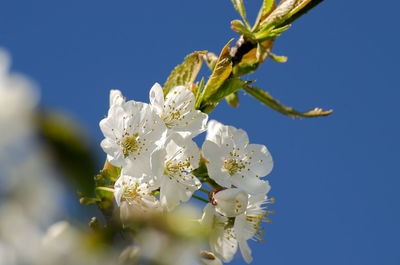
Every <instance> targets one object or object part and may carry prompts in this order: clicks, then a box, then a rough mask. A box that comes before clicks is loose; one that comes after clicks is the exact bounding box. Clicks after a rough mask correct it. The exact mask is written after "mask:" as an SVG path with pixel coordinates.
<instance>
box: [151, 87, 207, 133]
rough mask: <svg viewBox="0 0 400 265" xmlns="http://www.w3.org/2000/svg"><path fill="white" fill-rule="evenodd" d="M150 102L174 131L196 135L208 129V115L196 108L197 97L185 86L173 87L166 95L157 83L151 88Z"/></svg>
mask: <svg viewBox="0 0 400 265" xmlns="http://www.w3.org/2000/svg"><path fill="white" fill-rule="evenodd" d="M150 104H151V105H152V107H153V108H154V109H155V111H156V112H157V114H158V115H159V116H160V117H161V119H162V120H163V121H164V122H165V125H166V126H167V127H168V129H169V130H171V131H172V132H179V133H181V134H183V135H184V136H190V137H192V138H193V137H194V136H196V135H198V134H200V133H202V132H203V131H205V130H206V124H207V120H208V115H207V114H205V113H203V112H201V111H199V110H195V109H194V107H195V97H194V95H193V93H192V91H190V90H189V89H187V88H186V87H184V86H177V87H174V88H172V89H171V90H170V91H169V92H168V94H167V95H164V92H163V89H162V87H161V86H160V85H159V84H158V83H155V84H154V85H153V87H152V88H151V90H150Z"/></svg>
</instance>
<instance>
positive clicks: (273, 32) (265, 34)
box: [254, 24, 290, 41]
mask: <svg viewBox="0 0 400 265" xmlns="http://www.w3.org/2000/svg"><path fill="white" fill-rule="evenodd" d="M289 28H290V24H289V25H285V26H283V27H280V28H267V29H265V30H263V31H260V32H257V33H255V34H254V37H255V38H256V39H257V40H258V41H265V40H270V39H275V38H277V37H279V36H280V35H281V34H282V32H284V31H285V30H287V29H289Z"/></svg>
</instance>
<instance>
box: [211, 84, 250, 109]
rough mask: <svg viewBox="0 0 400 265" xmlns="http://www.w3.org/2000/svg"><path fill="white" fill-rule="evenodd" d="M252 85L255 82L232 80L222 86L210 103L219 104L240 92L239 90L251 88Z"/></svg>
mask: <svg viewBox="0 0 400 265" xmlns="http://www.w3.org/2000/svg"><path fill="white" fill-rule="evenodd" d="M252 83H254V81H244V80H242V79H240V78H230V79H228V80H226V81H225V82H224V83H223V84H222V86H221V87H220V88H219V89H218V91H217V92H216V93H214V95H213V96H212V97H210V99H209V102H212V103H218V102H220V101H221V100H223V99H224V98H225V97H226V96H228V95H230V94H232V93H234V92H236V91H238V90H239V89H242V88H244V87H246V86H249V85H250V84H252Z"/></svg>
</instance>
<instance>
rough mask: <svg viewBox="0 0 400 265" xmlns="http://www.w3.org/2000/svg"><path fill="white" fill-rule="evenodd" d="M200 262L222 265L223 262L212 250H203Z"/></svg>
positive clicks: (207, 264)
mask: <svg viewBox="0 0 400 265" xmlns="http://www.w3.org/2000/svg"><path fill="white" fill-rule="evenodd" d="M200 264H202V265H222V262H221V260H220V259H219V258H217V257H216V256H215V255H214V253H212V252H211V251H208V250H203V251H201V253H200Z"/></svg>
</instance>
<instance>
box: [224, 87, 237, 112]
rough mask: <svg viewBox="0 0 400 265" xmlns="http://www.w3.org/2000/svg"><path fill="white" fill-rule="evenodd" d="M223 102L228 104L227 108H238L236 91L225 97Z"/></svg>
mask: <svg viewBox="0 0 400 265" xmlns="http://www.w3.org/2000/svg"><path fill="white" fill-rule="evenodd" d="M225 100H226V102H227V103H228V104H229V106H231V107H233V108H236V107H237V106H239V93H238V92H237V91H236V92H234V93H232V94H230V95H228V96H226V97H225Z"/></svg>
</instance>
